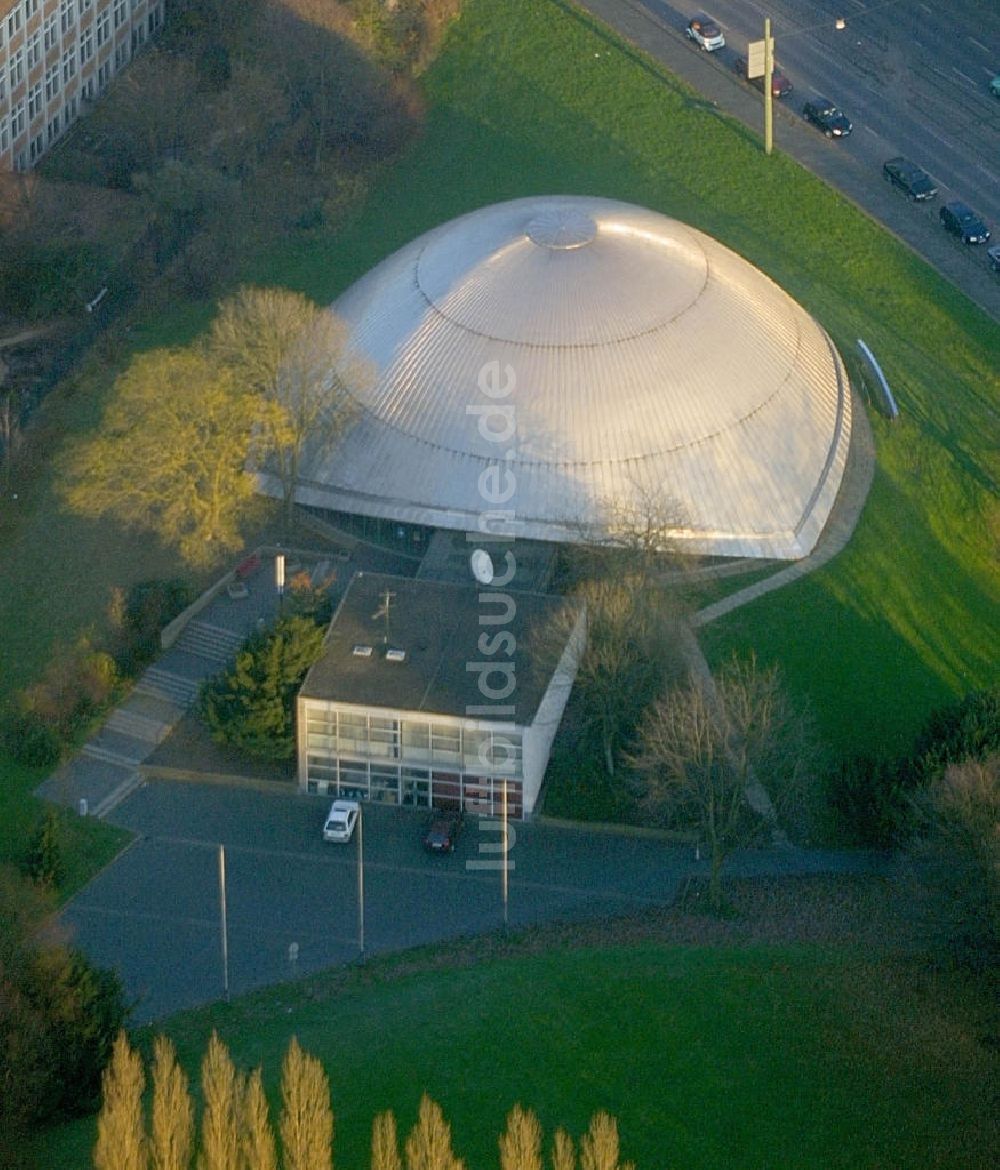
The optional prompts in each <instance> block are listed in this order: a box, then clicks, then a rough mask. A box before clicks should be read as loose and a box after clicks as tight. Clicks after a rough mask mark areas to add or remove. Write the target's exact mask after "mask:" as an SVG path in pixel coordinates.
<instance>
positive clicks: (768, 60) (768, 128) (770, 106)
mask: <svg viewBox="0 0 1000 1170" xmlns="http://www.w3.org/2000/svg"><path fill="white" fill-rule="evenodd" d="M773 46H774V42H773V41H772V40H771V18H770V17H769V16H765V17H764V153H765V154H770V153H771V151H772V150H773V148H774V94H773V93H772V92H771V79H772V77H773V76H774V48H773Z"/></svg>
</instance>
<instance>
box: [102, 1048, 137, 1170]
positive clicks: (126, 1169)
mask: <svg viewBox="0 0 1000 1170" xmlns="http://www.w3.org/2000/svg"><path fill="white" fill-rule="evenodd" d="M102 1087H103V1094H104V1099H103V1102H102V1104H101V1111H100V1113H99V1114H98V1115H97V1143H96V1145H95V1146H94V1170H146V1166H147V1154H148V1150H147V1144H146V1123H145V1120H144V1118H143V1115H142V1091H143V1089H144V1088H145V1087H146V1075H145V1073H144V1072H143V1069H142V1058H141V1057H140V1056H139V1054H138V1053H137V1052H135V1051H134V1050H133V1048H132V1047H131V1045H130V1044H129V1042H128V1037H127V1036H126V1035H125V1033H124V1032H119V1033H118V1036H117V1038H116V1039H115V1044H114V1048H113V1049H112V1051H111V1063H110V1064H109V1065H108V1067H107V1068H106V1069H105V1070H104V1075H103V1077H102Z"/></svg>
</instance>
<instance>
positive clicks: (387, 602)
mask: <svg viewBox="0 0 1000 1170" xmlns="http://www.w3.org/2000/svg"><path fill="white" fill-rule="evenodd" d="M395 596H396V594H395V593H393V592H392V591H391V590H390V589H387V590H386V591H385V592H384V593H383V594H382V601H381V603H380V605H379V607H378V609H377V610H375V612H374V613H373V614H372V621H373V622H377V621H378V619H379V618H381V617H384V618H385V633H384V634H383V635H382V645H383V646H388V645H389V609H390V607H391V606H392V602H393V599H394V598H395Z"/></svg>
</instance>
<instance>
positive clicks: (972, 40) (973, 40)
mask: <svg viewBox="0 0 1000 1170" xmlns="http://www.w3.org/2000/svg"><path fill="white" fill-rule="evenodd" d="M968 40H969V43H970V44H973V45H975V46H976V48H977V49H982V50H983V52H984V53H988V52H989V49H987V47H986V46H985V45H984V44H983V43H982V41H977V40H976V38H975V37H969V38H968Z"/></svg>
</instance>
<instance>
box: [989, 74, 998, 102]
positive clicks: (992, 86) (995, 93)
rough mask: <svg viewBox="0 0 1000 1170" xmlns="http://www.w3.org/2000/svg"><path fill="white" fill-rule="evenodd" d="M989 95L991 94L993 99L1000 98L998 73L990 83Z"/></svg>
mask: <svg viewBox="0 0 1000 1170" xmlns="http://www.w3.org/2000/svg"><path fill="white" fill-rule="evenodd" d="M990 93H991V94H993V96H994V97H995V98H1000V73H998V74H997V75H996V77H994V78H993V80H992V81H991V82H990Z"/></svg>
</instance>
